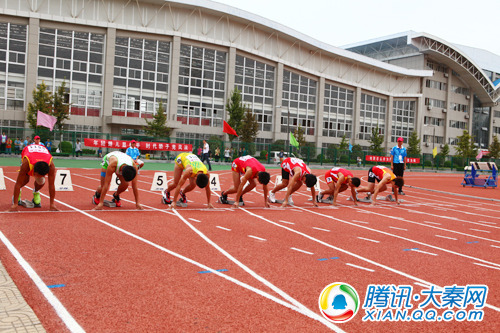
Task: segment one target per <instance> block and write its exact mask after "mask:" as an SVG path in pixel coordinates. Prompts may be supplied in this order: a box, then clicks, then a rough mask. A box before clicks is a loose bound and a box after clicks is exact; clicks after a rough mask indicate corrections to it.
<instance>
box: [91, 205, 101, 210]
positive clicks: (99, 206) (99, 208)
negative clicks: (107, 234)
mask: <svg viewBox="0 0 500 333" xmlns="http://www.w3.org/2000/svg"><path fill="white" fill-rule="evenodd" d="M92 210H102V205H97V206H96V207H95V208H94V209H92Z"/></svg>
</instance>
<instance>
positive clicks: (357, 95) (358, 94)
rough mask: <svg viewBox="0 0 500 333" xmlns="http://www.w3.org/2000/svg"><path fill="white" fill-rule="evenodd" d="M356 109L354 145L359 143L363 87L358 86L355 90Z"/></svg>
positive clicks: (353, 127)
mask: <svg viewBox="0 0 500 333" xmlns="http://www.w3.org/2000/svg"><path fill="white" fill-rule="evenodd" d="M353 106H354V110H353V111H352V145H355V144H357V143H358V141H361V140H358V134H359V131H360V125H359V122H360V117H361V116H360V112H361V88H360V87H356V91H355V92H354V105H353Z"/></svg>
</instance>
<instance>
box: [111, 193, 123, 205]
mask: <svg viewBox="0 0 500 333" xmlns="http://www.w3.org/2000/svg"><path fill="white" fill-rule="evenodd" d="M112 201H113V202H114V203H115V204H116V207H121V206H122V202H121V201H120V196H119V195H118V194H116V192H115V193H113V200H112Z"/></svg>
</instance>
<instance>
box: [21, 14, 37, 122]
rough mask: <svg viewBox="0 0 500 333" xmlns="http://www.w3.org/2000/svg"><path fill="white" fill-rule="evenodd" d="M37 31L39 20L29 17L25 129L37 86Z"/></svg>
mask: <svg viewBox="0 0 500 333" xmlns="http://www.w3.org/2000/svg"><path fill="white" fill-rule="evenodd" d="M39 31H40V19H38V18H33V17H30V19H29V24H28V43H27V47H26V48H27V50H26V91H25V92H24V94H25V97H26V105H25V106H24V109H25V110H26V111H25V114H24V119H25V120H26V121H25V127H29V123H28V121H27V116H28V104H29V103H33V94H32V93H31V92H32V91H33V90H34V89H36V84H37V82H36V79H37V76H38V44H39V37H40V35H39Z"/></svg>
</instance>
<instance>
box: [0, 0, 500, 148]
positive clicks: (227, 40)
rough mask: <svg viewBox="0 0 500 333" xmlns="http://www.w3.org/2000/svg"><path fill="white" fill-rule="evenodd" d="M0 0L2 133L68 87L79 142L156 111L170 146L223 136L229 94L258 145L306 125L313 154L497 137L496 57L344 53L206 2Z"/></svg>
mask: <svg viewBox="0 0 500 333" xmlns="http://www.w3.org/2000/svg"><path fill="white" fill-rule="evenodd" d="M2 3H3V4H2V8H0V121H1V124H2V128H3V129H7V130H8V131H10V132H12V131H15V129H16V128H19V129H23V128H27V127H28V125H27V121H26V109H27V105H28V103H29V102H30V101H31V100H32V91H33V89H35V87H36V86H37V85H38V84H40V83H42V82H45V84H46V85H47V86H48V87H49V89H50V90H53V89H55V88H57V87H58V86H60V85H61V84H62V82H63V81H65V82H66V86H67V87H68V88H69V94H68V96H67V100H68V102H70V103H71V106H70V112H71V119H70V120H68V121H67V122H66V124H67V129H68V130H70V131H77V132H78V133H79V134H78V135H79V138H85V137H99V135H100V134H101V133H109V134H111V135H115V136H116V137H119V136H121V135H124V134H127V135H130V134H140V133H141V131H142V128H143V126H144V125H145V124H146V122H145V119H148V118H151V117H152V116H153V114H154V113H155V111H156V110H157V108H158V104H159V103H160V102H162V103H163V105H164V106H165V107H166V110H167V114H168V125H169V126H170V127H172V128H173V129H174V132H173V134H172V139H175V141H176V142H185V141H186V140H187V139H203V138H208V137H210V136H211V135H219V136H222V120H223V119H226V117H227V112H226V111H225V104H226V100H227V99H228V98H229V96H230V95H231V92H232V91H233V90H234V89H235V88H238V89H239V90H241V91H242V97H243V101H244V103H245V104H246V105H248V106H249V107H250V108H251V110H252V111H253V113H254V114H255V115H256V116H257V119H258V122H259V130H260V132H259V136H258V139H257V142H259V143H271V142H273V141H275V140H286V139H287V138H288V131H289V130H290V131H291V130H293V129H294V128H296V127H298V126H301V127H302V128H303V129H304V130H305V133H306V141H308V142H313V143H314V144H315V145H316V147H327V146H328V145H330V144H333V143H336V144H338V143H339V142H340V141H341V138H342V137H343V136H344V135H345V136H346V138H348V139H349V140H350V142H351V143H352V144H360V145H361V146H363V147H367V146H369V144H370V143H369V139H370V136H371V131H372V128H375V127H377V126H378V128H379V130H380V133H381V134H383V135H384V136H385V146H386V147H391V146H393V145H394V144H395V142H396V139H397V137H399V136H402V137H404V138H405V139H407V138H408V137H409V135H410V133H411V132H412V131H414V130H416V131H417V132H418V133H419V135H420V137H421V139H422V142H423V143H425V144H424V146H423V147H422V148H423V151H424V152H427V153H429V152H430V151H431V149H432V143H435V144H444V143H449V144H450V145H451V146H450V147H453V145H454V144H455V143H456V136H457V135H461V134H462V131H463V129H470V130H471V133H472V134H473V135H476V136H477V140H478V144H479V145H481V146H484V147H486V146H487V145H488V144H489V142H490V140H491V137H492V135H494V134H500V107H499V106H498V99H499V95H500V92H499V88H498V86H499V84H498V79H499V78H500V74H499V73H500V68H499V64H500V62H499V61H498V59H499V56H497V55H494V54H491V53H490V54H488V53H487V52H486V51H481V50H471V49H470V48H466V47H462V46H454V45H451V44H450V43H447V42H445V41H442V40H439V39H438V38H435V37H433V36H429V35H426V34H417V33H413V32H410V33H405V34H399V35H395V36H391V37H388V38H381V39H379V40H376V41H369V42H366V43H362V44H357V45H351V46H349V47H347V48H346V49H343V48H338V47H334V46H331V45H327V44H324V43H322V42H320V41H317V40H315V39H312V38H310V37H308V36H305V35H303V34H301V33H300V32H297V31H294V30H292V29H290V28H287V27H285V26H282V25H280V24H277V23H276V22H273V21H270V20H267V19H265V18H263V17H260V16H257V15H254V14H251V13H248V12H245V11H242V10H239V9H236V8H234V7H230V6H227V5H223V4H219V3H216V2H212V1H205V0H191V1H189V0H184V1H182V0H180V1H163V0H140V1H125V0H123V1H119V0H67V1H66V0H65V1H61V0H30V1H26V0H8V1H7V0H4V1H3V2H2ZM475 51H477V53H474V52H475ZM485 54H486V56H484V55H485ZM495 59H496V62H495ZM489 61H490V62H489ZM494 82H496V84H495V83H494ZM11 136H13V135H12V134H11ZM429 143H430V145H429ZM425 146H428V147H425ZM452 152H453V149H452Z"/></svg>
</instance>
